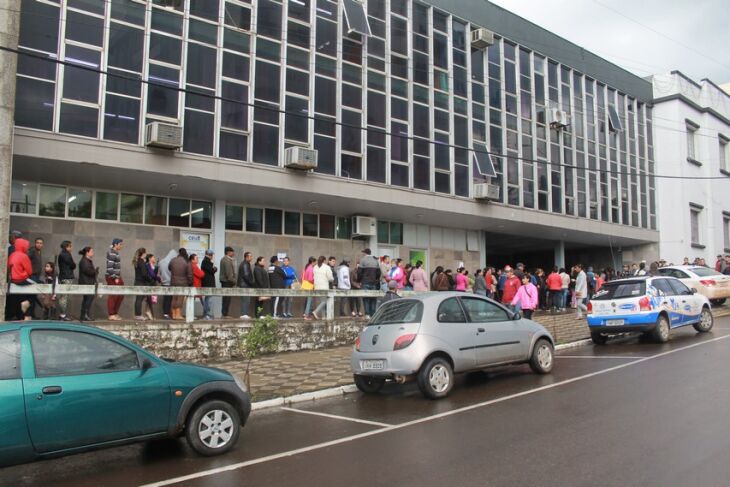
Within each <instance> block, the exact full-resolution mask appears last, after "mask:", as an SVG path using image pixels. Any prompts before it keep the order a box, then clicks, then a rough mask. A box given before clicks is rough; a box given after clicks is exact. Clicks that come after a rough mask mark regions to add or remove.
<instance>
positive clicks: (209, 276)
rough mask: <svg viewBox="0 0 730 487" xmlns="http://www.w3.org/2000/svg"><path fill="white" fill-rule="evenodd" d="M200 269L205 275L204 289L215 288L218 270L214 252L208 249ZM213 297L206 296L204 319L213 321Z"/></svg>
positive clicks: (204, 299) (204, 300)
mask: <svg viewBox="0 0 730 487" xmlns="http://www.w3.org/2000/svg"><path fill="white" fill-rule="evenodd" d="M200 269H201V270H202V271H203V273H205V275H204V276H203V287H215V273H216V272H218V268H217V267H216V266H215V265H213V251H212V250H210V249H208V250H206V251H205V258H204V259H203V263H202V264H200ZM212 300H213V296H205V297H204V298H203V308H205V309H204V310H203V319H206V320H212V319H213V308H212V307H211V305H210V304H211V301H212Z"/></svg>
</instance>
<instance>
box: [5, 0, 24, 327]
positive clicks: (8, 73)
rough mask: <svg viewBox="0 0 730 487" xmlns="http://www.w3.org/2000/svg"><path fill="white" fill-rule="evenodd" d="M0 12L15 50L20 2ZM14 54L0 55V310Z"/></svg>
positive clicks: (14, 1)
mask: <svg viewBox="0 0 730 487" xmlns="http://www.w3.org/2000/svg"><path fill="white" fill-rule="evenodd" d="M3 3H4V5H3V8H2V9H0V46H4V47H9V48H11V49H16V48H17V47H18V35H19V33H20V14H19V13H18V12H20V0H5V1H4V2H3ZM17 65H18V59H17V57H16V55H15V53H12V52H8V51H0V239H2V243H1V244H0V266H1V267H2V269H1V270H0V310H3V311H2V312H3V313H4V312H5V311H4V310H5V296H6V293H7V288H8V287H7V273H6V272H5V269H7V257H8V256H7V252H8V246H7V236H8V234H9V233H10V187H11V181H12V177H13V128H14V127H15V72H16V68H17Z"/></svg>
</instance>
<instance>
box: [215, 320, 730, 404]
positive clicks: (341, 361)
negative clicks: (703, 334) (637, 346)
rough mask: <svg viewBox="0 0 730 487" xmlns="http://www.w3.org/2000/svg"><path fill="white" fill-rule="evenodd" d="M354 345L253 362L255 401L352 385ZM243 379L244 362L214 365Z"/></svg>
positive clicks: (575, 325) (577, 333) (560, 333)
mask: <svg viewBox="0 0 730 487" xmlns="http://www.w3.org/2000/svg"><path fill="white" fill-rule="evenodd" d="M714 313H715V318H719V317H722V316H729V315H730V306H722V307H721V308H717V309H715V310H714ZM534 318H535V321H537V322H539V323H541V324H542V325H543V326H545V327H546V328H547V329H548V330H549V331H550V332H551V333H552V334H553V336H555V337H556V339H557V341H558V343H559V344H560V343H570V342H575V341H578V340H581V339H585V338H589V337H590V334H589V333H588V327H587V325H586V322H585V320H577V319H575V314H574V312H570V311H569V312H568V313H565V314H558V315H554V316H553V315H547V314H544V313H539V314H536V315H535V317H534ZM351 351H352V346H351V345H348V346H344V347H335V348H328V349H324V350H311V351H305V352H285V353H279V354H273V355H267V356H264V357H261V358H258V359H256V360H254V361H253V362H251V392H252V394H253V400H254V402H258V401H265V400H267V399H273V398H278V397H288V396H292V395H295V394H303V393H306V392H314V391H319V390H322V389H329V388H333V387H338V386H343V385H348V384H351V383H352V372H351V370H350V353H351ZM208 365H212V366H215V367H220V368H223V369H226V370H229V371H230V372H232V373H234V374H237V375H239V376H241V377H243V374H244V372H245V370H246V363H245V362H244V361H239V360H233V361H228V362H215V363H210V364H208Z"/></svg>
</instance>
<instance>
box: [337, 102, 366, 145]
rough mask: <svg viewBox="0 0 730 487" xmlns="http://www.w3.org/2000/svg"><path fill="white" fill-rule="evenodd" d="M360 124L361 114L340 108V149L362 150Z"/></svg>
mask: <svg viewBox="0 0 730 487" xmlns="http://www.w3.org/2000/svg"><path fill="white" fill-rule="evenodd" d="M361 126H362V121H361V114H360V113H359V112H351V111H349V110H342V128H341V139H342V150H343V151H350V152H357V153H360V152H362V130H360V127H361Z"/></svg>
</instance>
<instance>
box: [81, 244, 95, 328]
mask: <svg viewBox="0 0 730 487" xmlns="http://www.w3.org/2000/svg"><path fill="white" fill-rule="evenodd" d="M79 255H81V260H79V284H81V285H87V286H95V285H96V276H97V274H98V272H99V270H98V269H97V268H96V267H94V261H93V260H92V259H93V258H94V249H93V248H92V247H84V248H83V249H81V251H80V252H79ZM95 297H96V295H94V294H84V296H83V297H82V298H81V314H80V316H81V318H80V320H81V321H94V318H93V317H92V316H91V305H92V304H94V298H95Z"/></svg>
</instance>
